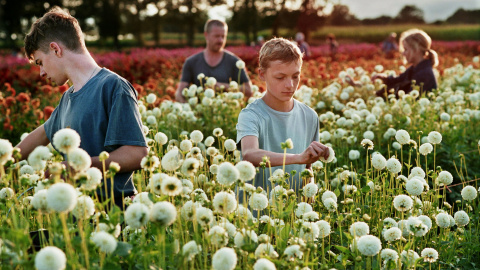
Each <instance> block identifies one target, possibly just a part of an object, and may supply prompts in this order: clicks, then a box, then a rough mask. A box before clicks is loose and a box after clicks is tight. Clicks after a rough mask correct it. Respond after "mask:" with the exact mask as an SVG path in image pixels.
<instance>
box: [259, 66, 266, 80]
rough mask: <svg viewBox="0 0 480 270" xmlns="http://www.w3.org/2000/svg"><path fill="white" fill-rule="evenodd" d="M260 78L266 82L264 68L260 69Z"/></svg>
mask: <svg viewBox="0 0 480 270" xmlns="http://www.w3.org/2000/svg"><path fill="white" fill-rule="evenodd" d="M258 76H259V77H260V80H262V81H265V71H264V70H263V69H262V68H258Z"/></svg>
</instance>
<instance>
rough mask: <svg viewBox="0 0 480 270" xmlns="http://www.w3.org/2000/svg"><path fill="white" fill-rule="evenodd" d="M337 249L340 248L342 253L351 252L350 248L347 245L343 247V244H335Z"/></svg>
mask: <svg viewBox="0 0 480 270" xmlns="http://www.w3.org/2000/svg"><path fill="white" fill-rule="evenodd" d="M335 248H336V249H338V250H340V251H341V252H342V253H345V254H350V250H349V249H348V248H346V247H342V246H335Z"/></svg>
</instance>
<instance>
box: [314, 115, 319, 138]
mask: <svg viewBox="0 0 480 270" xmlns="http://www.w3.org/2000/svg"><path fill="white" fill-rule="evenodd" d="M314 119H315V124H316V125H315V128H314V130H315V134H313V140H312V142H313V141H315V142H318V141H320V121H319V120H318V117H314Z"/></svg>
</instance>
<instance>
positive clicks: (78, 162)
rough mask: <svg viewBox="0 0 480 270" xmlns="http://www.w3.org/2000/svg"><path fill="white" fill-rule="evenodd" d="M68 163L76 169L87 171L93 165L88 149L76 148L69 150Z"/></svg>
mask: <svg viewBox="0 0 480 270" xmlns="http://www.w3.org/2000/svg"><path fill="white" fill-rule="evenodd" d="M68 164H70V166H72V167H73V168H74V169H75V170H76V171H85V170H87V169H88V168H90V166H92V159H91V158H90V155H89V154H88V153H87V151H85V150H83V149H81V148H76V149H71V150H70V151H69V152H68Z"/></svg>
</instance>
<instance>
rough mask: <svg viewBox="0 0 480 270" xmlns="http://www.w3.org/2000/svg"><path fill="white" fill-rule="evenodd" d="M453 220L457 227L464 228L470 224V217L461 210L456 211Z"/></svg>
mask: <svg viewBox="0 0 480 270" xmlns="http://www.w3.org/2000/svg"><path fill="white" fill-rule="evenodd" d="M453 218H454V219H455V223H456V224H457V226H465V225H467V224H468V222H470V217H469V216H468V214H467V213H466V212H465V211H463V210H460V211H457V212H456V213H455V215H453Z"/></svg>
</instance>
